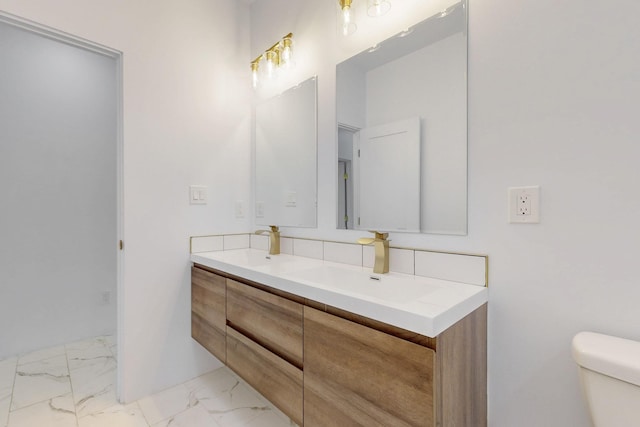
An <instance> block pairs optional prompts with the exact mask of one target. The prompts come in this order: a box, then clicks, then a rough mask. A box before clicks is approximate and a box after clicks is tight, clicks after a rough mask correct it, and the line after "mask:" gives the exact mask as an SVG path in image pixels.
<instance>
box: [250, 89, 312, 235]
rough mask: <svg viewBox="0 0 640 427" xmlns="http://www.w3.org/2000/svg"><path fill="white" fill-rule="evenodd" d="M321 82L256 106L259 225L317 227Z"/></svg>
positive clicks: (257, 211) (256, 201)
mask: <svg viewBox="0 0 640 427" xmlns="http://www.w3.org/2000/svg"><path fill="white" fill-rule="evenodd" d="M316 92H317V85H316V78H315V77H313V78H311V79H308V80H306V81H304V82H302V83H300V84H299V85H298V86H295V87H293V88H291V89H289V90H287V91H286V92H284V93H282V94H280V95H278V96H275V97H273V98H270V99H268V100H266V101H263V102H261V103H259V104H258V105H256V110H255V201H254V202H255V223H256V225H278V226H291V227H315V226H316V216H317V215H316V204H317V203H316V199H317V173H316V172H317V171H316V169H317V136H316V135H317V124H316V117H317V111H316V110H317V108H316V106H317V101H316Z"/></svg>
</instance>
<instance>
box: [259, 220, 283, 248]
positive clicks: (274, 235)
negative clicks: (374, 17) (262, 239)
mask: <svg viewBox="0 0 640 427" xmlns="http://www.w3.org/2000/svg"><path fill="white" fill-rule="evenodd" d="M269 227H270V228H271V230H258V231H256V234H264V233H269V255H278V254H279V253H280V229H279V228H278V226H277V225H270V226H269Z"/></svg>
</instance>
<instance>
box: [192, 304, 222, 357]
mask: <svg viewBox="0 0 640 427" xmlns="http://www.w3.org/2000/svg"><path fill="white" fill-rule="evenodd" d="M191 337H192V338H193V339H194V340H196V341H198V342H199V343H200V345H202V346H203V347H204V348H206V349H207V350H209V352H210V353H211V354H213V355H214V356H215V357H217V358H218V359H220V361H222V363H224V362H225V359H226V357H227V341H226V337H225V332H224V331H221V330H220V329H218V328H214V327H213V326H211V325H210V324H209V323H208V322H207V321H205V320H204V319H203V318H202V317H200V316H199V315H198V314H196V313H195V312H193V311H192V312H191Z"/></svg>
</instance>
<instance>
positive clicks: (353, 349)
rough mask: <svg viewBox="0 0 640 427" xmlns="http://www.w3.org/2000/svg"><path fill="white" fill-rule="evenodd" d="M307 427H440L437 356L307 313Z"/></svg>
mask: <svg viewBox="0 0 640 427" xmlns="http://www.w3.org/2000/svg"><path fill="white" fill-rule="evenodd" d="M304 333H305V335H304V417H305V426H306V427H316V426H318V427H323V426H328V425H331V426H341V427H343V426H378V427H389V426H425V427H426V426H435V415H436V413H435V412H436V410H435V406H436V405H435V401H436V399H435V397H436V392H435V390H436V379H435V370H434V366H435V352H434V351H433V350H432V349H430V348H427V347H423V346H421V345H418V344H414V343H411V342H408V341H405V340H403V339H400V338H397V337H394V336H390V335H387V334H385V333H383V332H380V331H377V330H374V329H371V328H369V327H366V326H363V325H360V324H357V323H354V322H351V321H348V320H345V319H342V318H339V317H336V316H333V315H331V314H328V313H324V312H321V311H318V310H315V309H313V308H309V307H305V309H304Z"/></svg>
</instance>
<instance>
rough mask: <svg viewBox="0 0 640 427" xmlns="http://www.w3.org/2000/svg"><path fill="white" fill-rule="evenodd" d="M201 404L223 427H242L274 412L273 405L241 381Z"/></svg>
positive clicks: (201, 401) (202, 401) (203, 400)
mask: <svg viewBox="0 0 640 427" xmlns="http://www.w3.org/2000/svg"><path fill="white" fill-rule="evenodd" d="M199 402H200V403H201V404H202V405H203V406H204V407H205V408H206V409H207V411H208V412H209V414H210V415H211V416H212V417H213V419H215V420H216V422H217V423H218V424H219V425H220V426H221V427H232V426H238V425H240V426H241V425H244V424H246V423H248V422H249V421H251V420H253V419H254V418H257V417H259V416H260V415H262V414H264V413H266V412H271V411H273V410H272V407H271V405H269V404H268V403H267V402H266V401H265V400H264V399H261V398H259V397H258V396H257V395H256V394H255V393H254V392H253V390H251V389H250V388H249V386H247V385H246V384H245V383H243V382H241V381H240V380H236V383H235V385H233V386H232V387H231V388H229V389H228V390H226V391H224V392H223V393H220V394H218V395H216V396H212V397H211V398H209V399H202V400H199Z"/></svg>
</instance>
